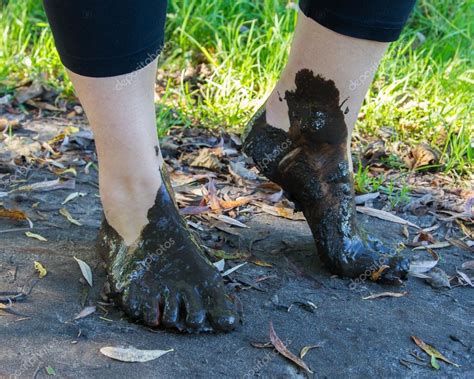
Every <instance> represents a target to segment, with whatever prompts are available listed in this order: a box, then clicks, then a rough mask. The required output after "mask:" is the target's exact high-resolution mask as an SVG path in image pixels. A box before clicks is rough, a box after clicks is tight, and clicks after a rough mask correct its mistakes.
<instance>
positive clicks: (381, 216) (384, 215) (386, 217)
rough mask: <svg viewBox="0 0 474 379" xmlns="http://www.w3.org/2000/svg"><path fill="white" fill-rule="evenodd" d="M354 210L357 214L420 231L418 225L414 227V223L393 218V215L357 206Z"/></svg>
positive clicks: (396, 217)
mask: <svg viewBox="0 0 474 379" xmlns="http://www.w3.org/2000/svg"><path fill="white" fill-rule="evenodd" d="M356 208H357V212H360V213H363V214H366V215H368V216H372V217H377V218H379V219H381V220H385V221H390V222H394V223H396V224H401V225H408V226H411V227H412V228H416V229H420V227H419V226H418V225H415V224H414V223H412V222H410V221H407V220H405V219H403V218H401V217H398V216H395V215H394V214H392V213H389V212H386V211H383V210H381V209H376V208H368V207H361V206H358V207H356Z"/></svg>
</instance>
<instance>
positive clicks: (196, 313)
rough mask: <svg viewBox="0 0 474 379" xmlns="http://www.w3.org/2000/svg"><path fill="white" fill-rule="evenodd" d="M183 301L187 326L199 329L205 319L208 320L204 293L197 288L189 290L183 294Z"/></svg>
mask: <svg viewBox="0 0 474 379" xmlns="http://www.w3.org/2000/svg"><path fill="white" fill-rule="evenodd" d="M183 302H184V306H185V309H186V318H185V323H186V326H187V327H188V328H191V329H193V330H196V331H199V330H200V329H202V328H203V326H204V321H205V320H206V311H205V310H204V306H203V302H202V295H201V294H200V293H199V292H198V290H197V289H193V290H189V291H187V292H185V293H184V294H183Z"/></svg>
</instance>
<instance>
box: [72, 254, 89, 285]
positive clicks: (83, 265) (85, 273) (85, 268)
mask: <svg viewBox="0 0 474 379" xmlns="http://www.w3.org/2000/svg"><path fill="white" fill-rule="evenodd" d="M74 259H75V260H76V262H77V263H78V264H79V268H80V269H81V272H82V275H83V276H84V279H86V281H87V283H88V284H89V285H90V286H91V287H92V270H91V268H90V267H89V265H88V264H87V263H86V262H84V261H83V260H81V259H78V258H76V257H74Z"/></svg>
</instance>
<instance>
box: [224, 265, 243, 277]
mask: <svg viewBox="0 0 474 379" xmlns="http://www.w3.org/2000/svg"><path fill="white" fill-rule="evenodd" d="M246 264H247V262H244V263H241V264H238V265H237V266H234V267H232V268H230V269H228V270H227V271H226V272H224V273H222V276H227V275H230V274H232V273H233V272H234V271H236V270H238V269H239V268H241V267H242V266H245V265H246Z"/></svg>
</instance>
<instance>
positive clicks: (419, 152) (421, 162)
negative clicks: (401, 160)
mask: <svg viewBox="0 0 474 379" xmlns="http://www.w3.org/2000/svg"><path fill="white" fill-rule="evenodd" d="M438 161H439V155H438V153H437V152H436V151H434V150H433V149H432V148H431V146H429V145H428V144H426V143H421V144H419V145H417V146H415V147H414V148H413V149H411V151H410V154H409V155H408V157H406V159H405V163H406V165H407V166H408V168H409V169H416V168H419V167H423V166H428V165H434V164H436V163H438Z"/></svg>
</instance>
